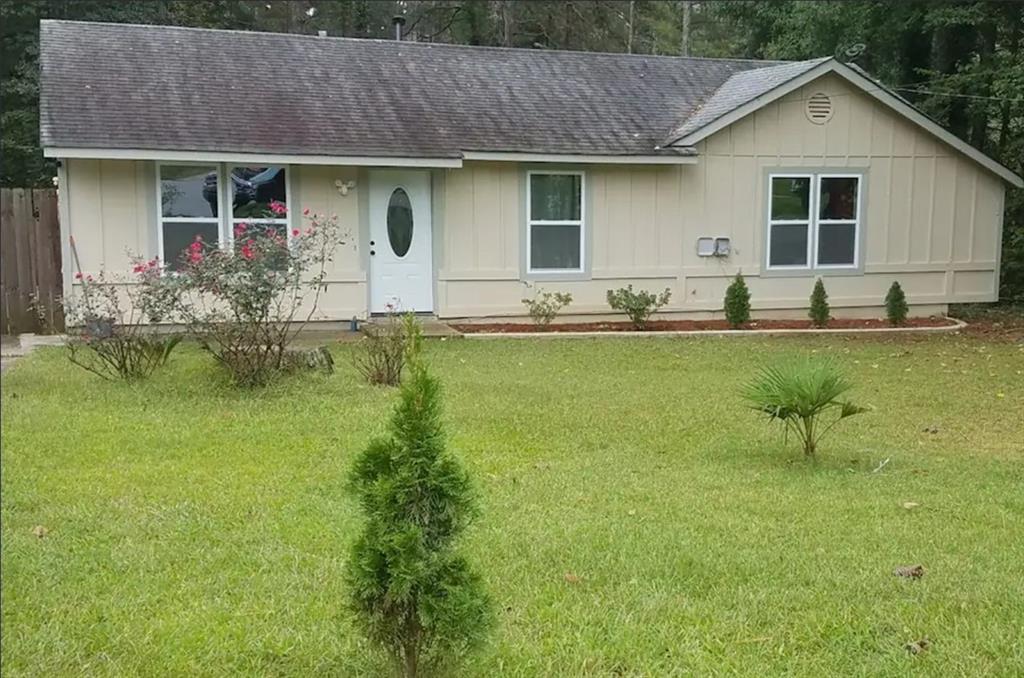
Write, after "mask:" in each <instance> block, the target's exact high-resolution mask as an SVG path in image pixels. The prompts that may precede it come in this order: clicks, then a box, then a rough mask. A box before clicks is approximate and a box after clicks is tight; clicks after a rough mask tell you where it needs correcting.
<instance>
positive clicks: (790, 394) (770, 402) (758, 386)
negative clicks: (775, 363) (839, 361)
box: [743, 361, 868, 457]
mask: <svg viewBox="0 0 1024 678" xmlns="http://www.w3.org/2000/svg"><path fill="white" fill-rule="evenodd" d="M851 388H853V384H851V383H850V382H849V380H847V379H846V377H845V376H843V374H842V372H840V371H839V369H838V368H837V367H836V366H835V364H834V363H832V362H831V361H807V362H804V363H798V364H797V363H795V364H791V365H786V366H782V367H764V368H762V369H761V371H760V372H759V373H758V375H757V377H756V378H755V379H754V380H753V381H752V382H751V383H750V384H748V385H747V387H746V388H745V389H744V392H743V396H744V398H745V399H746V400H748V401H749V402H750V404H751V407H753V408H754V409H755V410H757V411H758V412H761V413H763V414H764V415H766V416H767V417H768V419H769V420H770V421H779V422H782V424H783V425H784V426H785V430H786V432H787V433H788V432H790V431H792V432H793V433H794V434H795V435H796V436H797V437H798V438H799V439H800V442H801V443H802V444H803V448H804V454H805V455H806V456H808V457H814V454H815V452H816V451H817V449H818V443H819V442H820V441H821V439H822V438H823V437H824V436H825V434H826V433H828V432H829V431H830V430H831V429H832V427H833V426H835V425H836V424H838V423H839V422H840V421H842V420H843V419H846V418H847V417H852V416H853V415H855V414H861V413H863V412H867V411H868V408H866V407H861V406H860V405H855V404H853V403H852V402H850V401H848V400H843V399H841V396H842V395H843V394H844V393H846V392H847V391H849V390H850V389H851Z"/></svg>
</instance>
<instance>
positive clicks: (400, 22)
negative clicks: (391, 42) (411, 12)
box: [391, 14, 405, 40]
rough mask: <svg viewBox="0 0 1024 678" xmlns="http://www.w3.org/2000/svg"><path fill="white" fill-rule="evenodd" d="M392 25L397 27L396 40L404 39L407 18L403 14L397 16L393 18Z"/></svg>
mask: <svg viewBox="0 0 1024 678" xmlns="http://www.w3.org/2000/svg"><path fill="white" fill-rule="evenodd" d="M391 24H392V25H393V26H394V27H395V40H401V39H402V26H404V25H405V17H404V16H402V15H401V14H396V15H395V16H393V17H391Z"/></svg>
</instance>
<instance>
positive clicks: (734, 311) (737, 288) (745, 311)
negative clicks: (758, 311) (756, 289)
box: [725, 273, 750, 327]
mask: <svg viewBox="0 0 1024 678" xmlns="http://www.w3.org/2000/svg"><path fill="white" fill-rule="evenodd" d="M725 319H726V320H727V321H728V322H729V325H731V326H732V327H739V326H740V325H744V324H746V323H748V322H750V290H749V289H748V288H747V283H746V281H744V280H743V274H742V273H737V274H736V278H735V279H733V281H732V283H731V284H730V285H729V289H727V290H726V291H725Z"/></svg>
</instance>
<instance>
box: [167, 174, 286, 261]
mask: <svg viewBox="0 0 1024 678" xmlns="http://www.w3.org/2000/svg"><path fill="white" fill-rule="evenodd" d="M154 164H155V166H156V168H155V169H156V224H157V229H156V231H157V238H156V240H157V253H156V256H157V257H159V260H160V266H161V268H166V267H167V264H168V262H167V261H165V260H164V224H173V223H205V224H214V223H215V224H217V246H218V247H220V248H222V249H231V248H232V247H234V243H235V224H236V223H240V222H245V223H249V224H281V225H283V226H284V227H285V233H286V234H287V235H286V237H287V238H288V242H289V244H290V243H291V241H292V212H293V209H294V206H293V205H292V166H291V165H287V164H282V163H274V162H260V161H253V162H249V163H244V164H239V163H225V162H203V161H199V160H165V161H158V162H156V163H154ZM181 166H188V167H213V168H214V169H215V170H216V172H217V216H216V217H165V216H164V209H163V180H162V178H161V172H160V170H161V168H163V167H181ZM272 166H280V167H283V168H284V171H285V175H284V180H285V183H284V195H285V205H287V207H288V213H287V214H285V216H284V218H278V219H269V218H264V219H245V218H237V219H236V218H235V204H234V195H233V193H232V184H231V182H230V178H231V170H233V169H235V168H237V167H272ZM225 206H226V208H225Z"/></svg>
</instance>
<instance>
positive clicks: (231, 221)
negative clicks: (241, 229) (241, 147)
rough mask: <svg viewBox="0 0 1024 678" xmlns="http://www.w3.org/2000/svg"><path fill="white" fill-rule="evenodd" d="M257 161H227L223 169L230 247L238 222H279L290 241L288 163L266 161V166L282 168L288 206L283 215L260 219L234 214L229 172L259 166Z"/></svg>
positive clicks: (289, 168) (290, 184)
mask: <svg viewBox="0 0 1024 678" xmlns="http://www.w3.org/2000/svg"><path fill="white" fill-rule="evenodd" d="M260 166H262V165H260V164H259V163H245V164H238V163H228V164H227V168H226V169H225V171H224V183H225V186H224V194H225V198H226V200H227V206H228V213H229V214H228V229H227V238H228V240H227V242H228V245H229V246H230V247H234V245H235V225H236V224H240V223H246V224H281V225H283V226H284V231H285V237H286V238H287V239H288V243H289V244H291V242H292V228H291V224H292V170H291V166H289V165H280V164H275V163H267V164H266V165H265V166H266V167H283V168H284V204H285V206H286V207H287V208H288V211H287V212H286V213H285V215H284V217H281V218H269V217H267V218H262V219H246V218H244V217H236V216H235V196H234V186H235V185H234V183H233V182H232V181H231V172H232V170H235V169H237V168H239V167H260Z"/></svg>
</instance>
